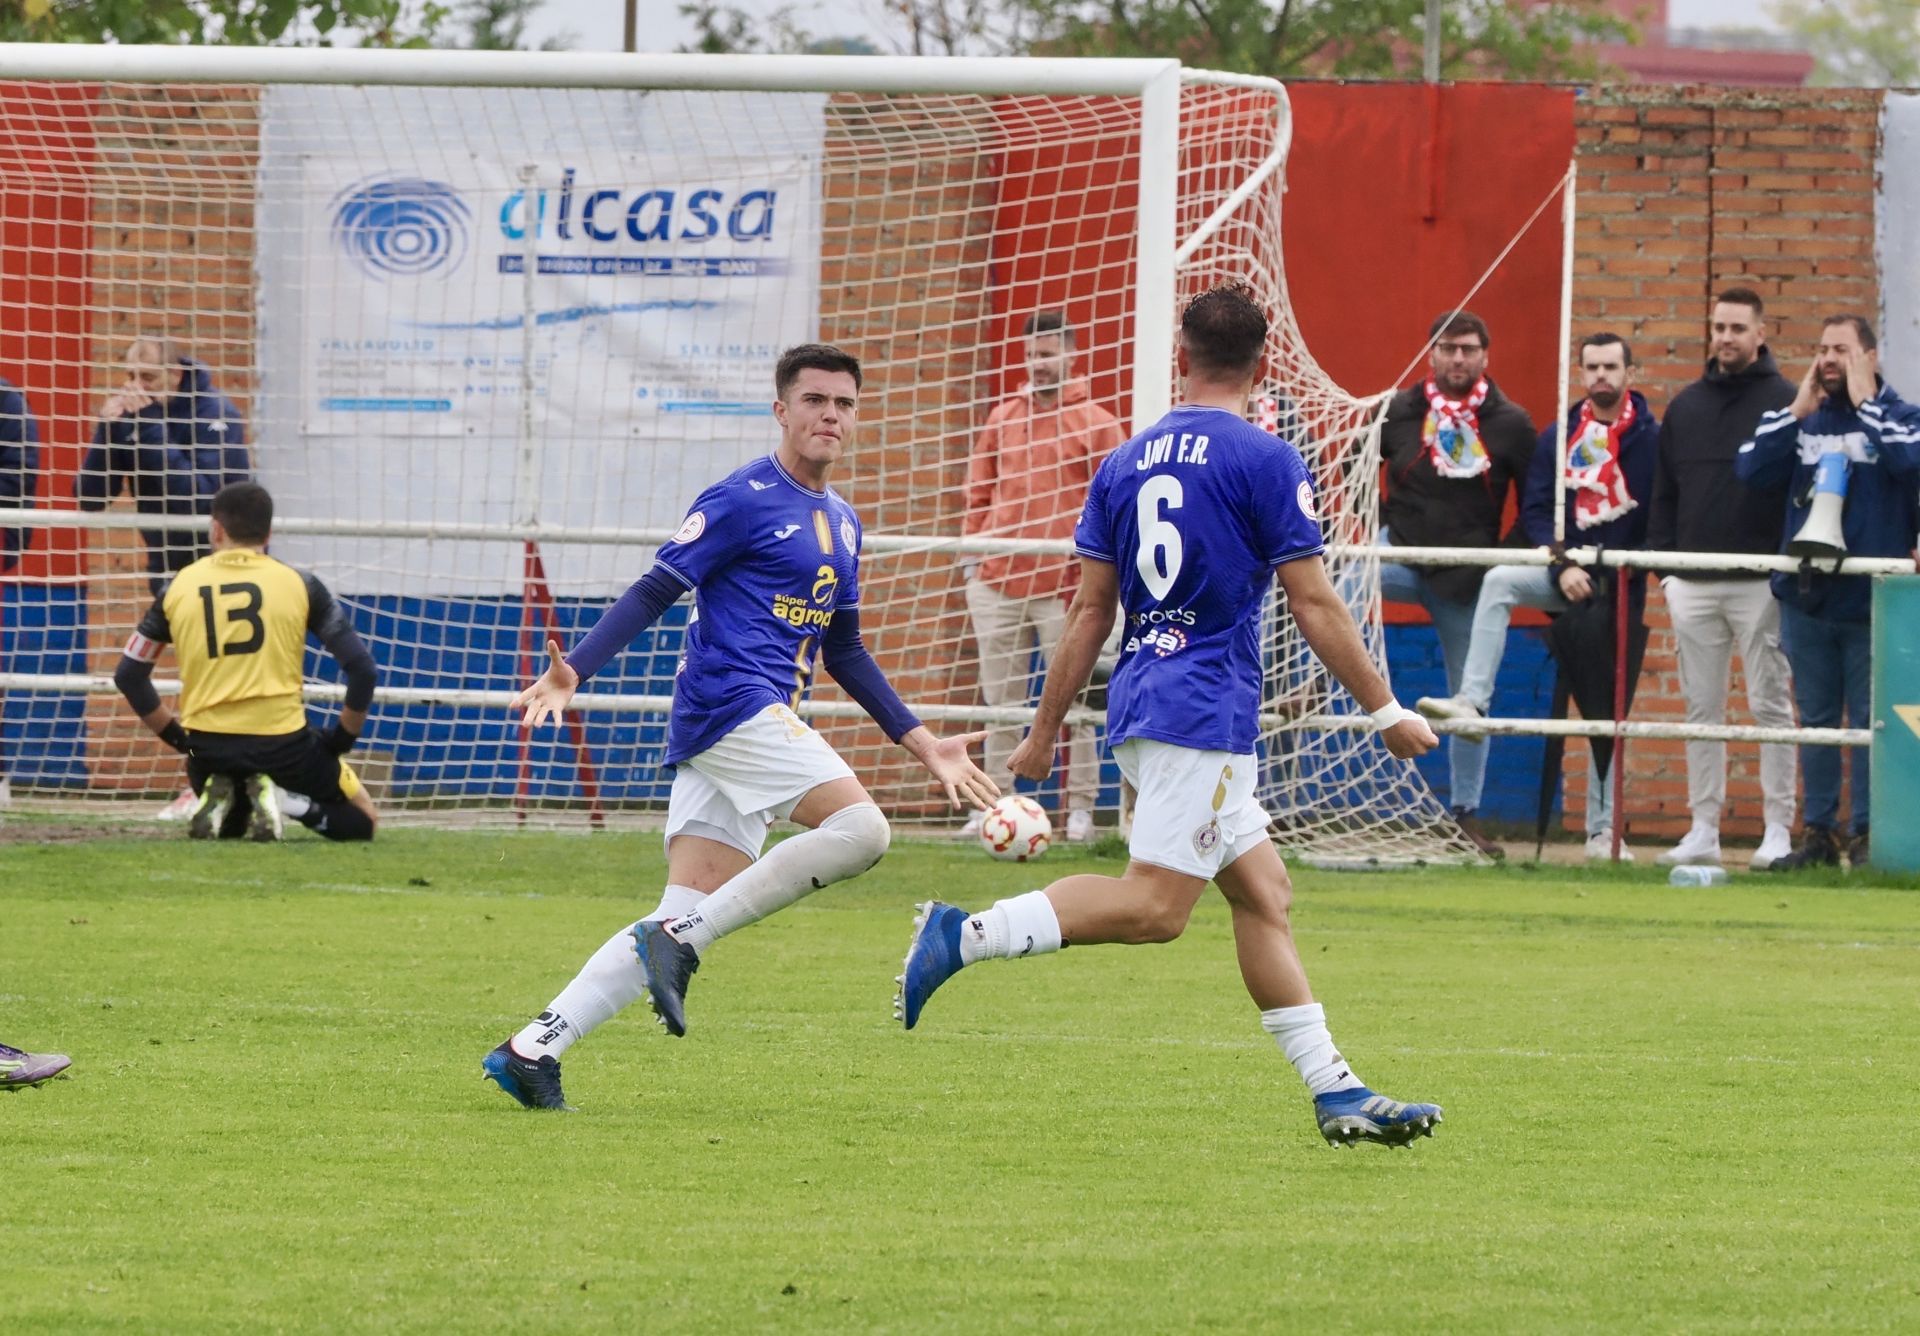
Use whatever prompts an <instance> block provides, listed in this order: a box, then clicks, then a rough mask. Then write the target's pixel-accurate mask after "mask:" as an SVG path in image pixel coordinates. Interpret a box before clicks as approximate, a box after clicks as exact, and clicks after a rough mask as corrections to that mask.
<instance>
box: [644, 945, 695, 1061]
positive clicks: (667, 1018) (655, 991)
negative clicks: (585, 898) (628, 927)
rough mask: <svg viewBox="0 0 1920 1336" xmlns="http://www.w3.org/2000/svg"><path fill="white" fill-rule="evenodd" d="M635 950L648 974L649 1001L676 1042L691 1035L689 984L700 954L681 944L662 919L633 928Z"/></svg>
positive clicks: (654, 1012) (655, 1013)
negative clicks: (687, 1034) (688, 1018)
mask: <svg viewBox="0 0 1920 1336" xmlns="http://www.w3.org/2000/svg"><path fill="white" fill-rule="evenodd" d="M633 949H634V950H635V951H637V952H639V954H640V963H641V964H642V965H644V966H646V970H647V1001H648V1003H650V1004H651V1005H652V1007H653V1014H654V1015H656V1016H658V1017H659V1018H660V1023H661V1024H662V1025H664V1026H666V1027H667V1033H668V1034H670V1035H672V1036H673V1037H674V1038H675V1039H678V1038H680V1036H682V1035H684V1034H685V1033H686V1032H687V983H688V981H689V980H691V979H692V978H693V976H694V974H695V973H696V972H698V970H699V969H700V953H699V952H698V951H695V950H694V949H693V948H692V947H690V946H688V945H687V944H686V943H685V942H682V941H679V940H677V939H676V938H675V937H674V936H673V934H672V933H670V932H668V931H667V930H666V927H665V925H663V924H662V923H661V922H660V921H659V920H658V919H648V920H647V921H646V922H644V923H636V924H634V925H633Z"/></svg>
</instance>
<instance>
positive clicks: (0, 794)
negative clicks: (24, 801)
mask: <svg viewBox="0 0 1920 1336" xmlns="http://www.w3.org/2000/svg"><path fill="white" fill-rule="evenodd" d="M12 806H13V781H12V780H10V779H8V778H7V777H6V776H5V775H0V812H4V811H6V810H7V809H8V808H9V807H12Z"/></svg>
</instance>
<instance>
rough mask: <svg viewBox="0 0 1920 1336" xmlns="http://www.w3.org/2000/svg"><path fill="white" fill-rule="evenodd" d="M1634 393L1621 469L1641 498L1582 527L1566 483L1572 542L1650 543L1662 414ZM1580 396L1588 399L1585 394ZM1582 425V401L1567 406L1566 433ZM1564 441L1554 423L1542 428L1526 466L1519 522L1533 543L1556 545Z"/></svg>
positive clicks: (1568, 543)
mask: <svg viewBox="0 0 1920 1336" xmlns="http://www.w3.org/2000/svg"><path fill="white" fill-rule="evenodd" d="M1627 393H1628V394H1630V395H1632V396H1633V425H1632V426H1630V427H1628V428H1627V430H1626V434H1625V435H1624V436H1622V437H1621V439H1620V471H1621V473H1623V474H1624V475H1625V476H1626V480H1627V495H1628V496H1630V497H1632V498H1633V499H1634V500H1635V501H1638V502H1639V503H1640V504H1639V505H1637V506H1635V507H1634V508H1633V509H1632V510H1629V511H1628V512H1627V513H1626V514H1624V515H1621V516H1620V517H1618V518H1617V519H1611V520H1607V521H1605V522H1604V523H1601V524H1596V525H1594V526H1593V527H1592V528H1591V529H1582V528H1581V527H1580V526H1579V525H1578V524H1576V523H1574V519H1573V499H1574V497H1575V496H1576V495H1578V493H1576V492H1575V491H1574V490H1573V489H1572V488H1571V487H1569V488H1567V501H1566V505H1567V536H1566V546H1568V547H1595V546H1599V547H1624V548H1643V547H1645V546H1646V545H1647V519H1648V516H1649V515H1651V514H1652V510H1653V507H1652V504H1651V502H1652V500H1653V465H1654V460H1655V458H1656V457H1657V456H1658V454H1659V450H1660V420H1659V419H1658V418H1656V417H1654V415H1653V409H1651V408H1650V407H1648V406H1647V401H1646V398H1645V397H1644V396H1643V395H1642V394H1641V393H1640V391H1638V390H1629V391H1627ZM1581 402H1585V401H1584V400H1582V401H1581ZM1579 425H1580V404H1579V403H1576V404H1574V405H1573V406H1572V407H1571V408H1569V409H1568V410H1567V437H1568V439H1569V440H1571V439H1572V437H1573V432H1574V429H1575V428H1576V427H1578V426H1579ZM1559 462H1560V461H1559V443H1558V442H1557V441H1556V440H1555V439H1554V430H1553V428H1551V427H1549V428H1547V429H1546V430H1545V431H1543V432H1541V433H1540V440H1539V443H1538V444H1537V445H1535V446H1534V448H1533V463H1532V464H1531V465H1530V466H1529V467H1528V469H1527V485H1526V490H1525V491H1524V492H1523V493H1522V494H1521V497H1520V527H1521V529H1522V530H1523V531H1524V532H1525V533H1526V535H1527V542H1528V543H1529V544H1531V545H1532V546H1534V547H1551V546H1552V545H1553V480H1554V478H1555V477H1557V476H1558V475H1559V472H1560V470H1559Z"/></svg>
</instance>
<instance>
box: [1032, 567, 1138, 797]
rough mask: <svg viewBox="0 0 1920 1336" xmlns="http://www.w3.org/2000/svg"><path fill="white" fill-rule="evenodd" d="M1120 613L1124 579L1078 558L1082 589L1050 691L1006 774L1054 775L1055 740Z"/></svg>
mask: <svg viewBox="0 0 1920 1336" xmlns="http://www.w3.org/2000/svg"><path fill="white" fill-rule="evenodd" d="M1119 607H1120V573H1119V572H1118V571H1117V570H1115V569H1114V567H1113V564H1112V563H1111V562H1105V561H1097V560H1095V559H1094V558H1092V557H1082V558H1080V588H1079V589H1078V590H1076V591H1075V592H1074V595H1073V602H1072V603H1070V604H1069V605H1068V606H1067V629H1066V630H1064V631H1062V632H1061V633H1060V644H1059V645H1058V646H1057V647H1056V648H1055V649H1054V651H1053V657H1052V658H1051V659H1049V660H1048V661H1047V681H1046V685H1045V686H1043V687H1042V688H1041V689H1040V706H1039V708H1038V709H1037V710H1035V711H1034V716H1033V727H1032V728H1031V729H1029V730H1028V732H1027V736H1026V737H1024V738H1022V739H1021V740H1020V745H1019V746H1018V747H1016V748H1014V752H1013V755H1012V756H1011V757H1009V758H1008V759H1007V768H1008V769H1009V770H1011V771H1013V773H1014V774H1016V775H1019V776H1020V777H1021V778H1022V779H1031V780H1035V781H1038V780H1043V779H1045V778H1046V777H1047V776H1048V775H1049V774H1051V773H1053V756H1054V752H1055V751H1056V750H1057V747H1056V746H1055V739H1057V738H1058V737H1059V736H1060V725H1061V724H1062V723H1063V722H1064V721H1065V720H1066V717H1067V711H1068V710H1070V709H1071V708H1073V703H1074V701H1076V700H1078V699H1079V697H1080V693H1081V692H1082V691H1085V690H1086V689H1087V680H1088V679H1089V678H1091V677H1092V676H1093V665H1094V664H1095V663H1096V662H1098V661H1099V658H1100V647H1101V646H1102V645H1104V644H1106V643H1107V636H1108V635H1109V634H1111V633H1112V631H1113V617H1114V613H1115V612H1116V611H1118V609H1119Z"/></svg>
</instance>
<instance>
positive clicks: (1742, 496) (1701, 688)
mask: <svg viewBox="0 0 1920 1336" xmlns="http://www.w3.org/2000/svg"><path fill="white" fill-rule="evenodd" d="M1764 313H1765V308H1764V307H1763V306H1762V305H1761V301H1760V294H1759V293H1757V292H1754V291H1753V290H1752V289H1751V288H1729V289H1727V290H1726V291H1725V292H1722V293H1721V294H1720V296H1719V298H1718V299H1717V300H1716V301H1715V302H1714V304H1713V315H1712V331H1713V356H1712V358H1711V359H1710V360H1709V361H1708V362H1707V372H1706V374H1705V375H1704V376H1702V377H1701V378H1700V379H1699V380H1696V381H1695V382H1693V384H1691V385H1689V386H1687V387H1686V388H1685V389H1684V390H1681V391H1680V393H1679V394H1677V395H1675V396H1674V398H1673V402H1672V403H1670V404H1668V405H1667V414H1666V420H1665V421H1664V422H1663V423H1662V424H1661V426H1660V448H1659V451H1658V453H1657V455H1656V457H1655V461H1654V470H1653V506H1652V514H1651V515H1650V516H1649V518H1648V522H1647V546H1648V547H1649V548H1652V549H1654V550H1656V551H1665V552H1752V553H1765V554H1772V553H1775V552H1778V551H1779V550H1780V525H1781V522H1782V517H1783V516H1784V515H1785V513H1786V494H1785V492H1784V490H1783V489H1784V486H1785V479H1784V478H1783V479H1781V480H1780V481H1779V482H1775V483H1771V484H1768V485H1766V486H1760V485H1758V484H1755V485H1752V486H1750V485H1748V484H1747V483H1745V482H1743V481H1741V480H1740V479H1739V478H1737V477H1736V476H1735V474H1734V464H1733V461H1734V459H1735V457H1736V455H1737V454H1738V452H1739V450H1740V447H1741V446H1742V445H1744V444H1745V443H1746V442H1747V441H1748V440H1750V439H1752V437H1753V432H1754V429H1755V428H1756V427H1758V426H1759V425H1760V418H1761V415H1762V414H1764V413H1766V412H1768V411H1770V410H1772V409H1777V408H1784V407H1785V406H1786V405H1787V404H1789V403H1791V402H1792V401H1793V397H1794V396H1793V383H1792V382H1791V381H1789V380H1788V379H1787V378H1786V377H1785V376H1782V375H1781V374H1780V368H1779V367H1778V366H1777V365H1775V363H1774V360H1773V353H1772V352H1771V351H1770V350H1769V349H1768V348H1767V344H1766V336H1767V326H1766V322H1765V320H1764V319H1763V316H1764ZM1660 588H1661V590H1662V591H1663V592H1664V593H1665V595H1666V600H1667V614H1668V617H1669V618H1670V620H1671V622H1672V625H1673V638H1674V644H1675V646H1676V649H1677V652H1678V653H1677V657H1678V659H1679V665H1680V690H1681V692H1682V694H1684V695H1685V696H1686V698H1687V722H1688V723H1690V724H1724V723H1725V722H1726V720H1727V675H1728V670H1729V669H1730V667H1731V666H1732V659H1733V651H1734V650H1735V649H1736V648H1738V650H1739V651H1740V662H1741V665H1742V668H1743V671H1742V677H1743V678H1744V680H1745V682H1746V688H1747V708H1748V709H1749V710H1750V711H1751V712H1752V714H1753V719H1754V722H1755V723H1756V724H1759V725H1761V726H1763V727H1766V728H1791V727H1793V703H1792V693H1791V689H1790V687H1789V684H1788V677H1787V660H1786V656H1785V655H1784V654H1782V653H1781V651H1780V607H1779V605H1778V604H1777V603H1775V602H1774V600H1773V597H1772V595H1770V594H1769V593H1768V592H1767V586H1766V582H1765V579H1764V575H1763V573H1762V572H1758V571H1684V572H1680V573H1678V574H1674V575H1668V576H1666V577H1664V578H1663V579H1662V580H1661V581H1660ZM1793 788H1794V774H1793V748H1792V747H1791V746H1790V745H1788V744H1785V743H1774V744H1770V745H1762V746H1761V748H1760V793H1761V804H1762V813H1763V815H1764V817H1765V820H1766V832H1765V838H1764V839H1762V840H1761V842H1760V847H1759V849H1758V850H1756V851H1755V852H1754V855H1753V860H1752V862H1751V863H1749V865H1748V866H1750V867H1752V868H1754V869H1755V870H1759V869H1762V868H1766V867H1769V866H1771V865H1772V863H1773V861H1774V860H1775V859H1777V858H1784V857H1785V856H1786V855H1787V854H1788V853H1789V852H1790V851H1791V843H1790V829H1791V827H1792V825H1793V797H1794V794H1793ZM1726 800H1727V744H1726V743H1724V742H1700V741H1694V742H1689V743H1687V806H1688V807H1689V808H1690V809H1691V811H1692V814H1693V821H1692V825H1691V828H1690V829H1689V830H1688V831H1687V834H1686V837H1685V838H1684V839H1682V840H1681V841H1680V843H1679V844H1677V845H1675V846H1674V847H1673V848H1671V849H1669V850H1667V851H1666V852H1664V853H1662V854H1661V855H1660V856H1659V858H1658V859H1657V860H1656V861H1657V862H1659V863H1661V864H1663V865H1665V866H1672V865H1674V864H1676V863H1706V864H1718V863H1719V862H1720V813H1721V810H1722V809H1723V808H1724V807H1725V806H1726Z"/></svg>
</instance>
